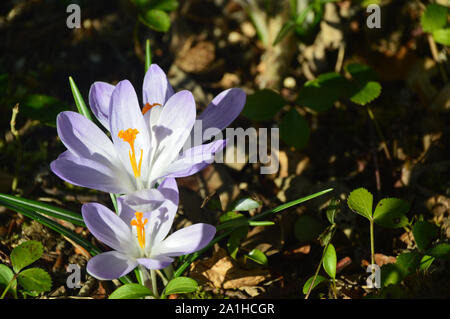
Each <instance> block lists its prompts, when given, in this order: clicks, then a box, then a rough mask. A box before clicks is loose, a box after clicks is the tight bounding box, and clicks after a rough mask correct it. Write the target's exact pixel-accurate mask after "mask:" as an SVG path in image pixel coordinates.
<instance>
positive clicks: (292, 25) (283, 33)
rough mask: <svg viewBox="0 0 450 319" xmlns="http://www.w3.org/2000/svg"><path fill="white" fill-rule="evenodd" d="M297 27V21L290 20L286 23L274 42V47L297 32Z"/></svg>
mask: <svg viewBox="0 0 450 319" xmlns="http://www.w3.org/2000/svg"><path fill="white" fill-rule="evenodd" d="M296 26H297V23H296V21H295V20H289V21H288V22H286V23H285V24H284V25H283V26H282V27H281V29H280V32H278V34H277V36H276V38H275V41H273V44H272V45H273V46H275V45H277V44H278V43H280V42H281V40H283V39H284V38H285V37H286V36H287V35H288V34H289V33H291V32H292V31H294V30H295V27H296Z"/></svg>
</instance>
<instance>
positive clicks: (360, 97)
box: [350, 81, 381, 105]
mask: <svg viewBox="0 0 450 319" xmlns="http://www.w3.org/2000/svg"><path fill="white" fill-rule="evenodd" d="M380 94H381V85H380V83H378V82H375V81H370V82H367V83H365V84H364V85H362V86H361V87H360V88H359V89H358V90H357V91H356V92H355V93H354V94H353V95H352V96H350V100H351V101H352V102H353V103H356V104H359V105H366V104H367V103H369V102H372V101H373V100H375V99H376V98H377V97H379V96H380Z"/></svg>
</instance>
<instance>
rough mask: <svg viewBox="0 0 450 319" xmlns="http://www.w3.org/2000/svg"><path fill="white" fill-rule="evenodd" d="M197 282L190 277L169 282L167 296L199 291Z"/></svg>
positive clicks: (166, 290)
mask: <svg viewBox="0 0 450 319" xmlns="http://www.w3.org/2000/svg"><path fill="white" fill-rule="evenodd" d="M197 287H198V284H197V282H196V281H195V280H194V279H192V278H188V277H177V278H174V279H172V280H171V281H169V283H168V284H167V286H166V289H165V290H164V294H165V295H171V294H187V293H189V292H194V291H196V290H197Z"/></svg>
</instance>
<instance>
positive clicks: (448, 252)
mask: <svg viewBox="0 0 450 319" xmlns="http://www.w3.org/2000/svg"><path fill="white" fill-rule="evenodd" d="M427 255H431V256H433V257H435V258H442V259H450V245H449V244H439V245H436V246H434V247H433V248H431V249H429V250H428V251H427Z"/></svg>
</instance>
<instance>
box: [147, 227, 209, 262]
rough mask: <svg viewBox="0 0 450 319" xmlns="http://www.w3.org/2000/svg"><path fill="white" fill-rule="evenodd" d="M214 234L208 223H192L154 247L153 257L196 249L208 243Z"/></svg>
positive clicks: (184, 252)
mask: <svg viewBox="0 0 450 319" xmlns="http://www.w3.org/2000/svg"><path fill="white" fill-rule="evenodd" d="M215 234H216V228H215V227H214V226H211V225H208V224H202V223H200V224H194V225H192V226H188V227H185V228H182V229H180V230H178V231H176V232H174V233H173V234H172V235H170V236H169V237H167V238H166V239H165V240H164V241H162V242H161V243H159V245H158V246H156V247H155V248H154V250H155V255H154V256H152V257H154V258H156V257H158V256H160V255H162V256H173V257H175V256H181V255H186V254H190V253H193V252H195V251H198V250H200V249H202V248H203V247H205V246H206V245H208V244H209V242H210V241H211V240H212V239H213V238H214V235H215Z"/></svg>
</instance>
